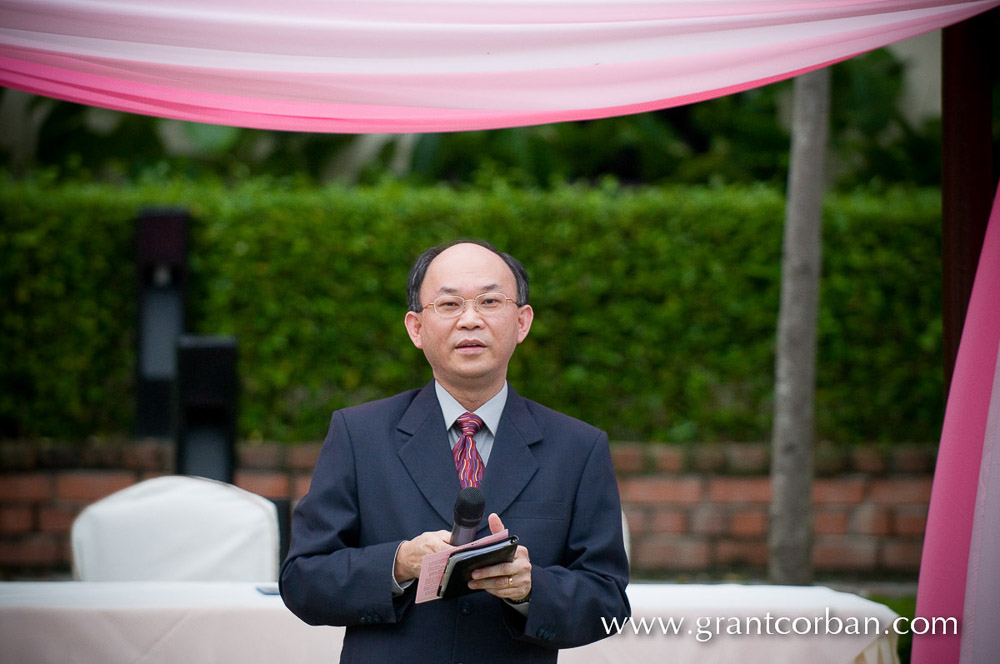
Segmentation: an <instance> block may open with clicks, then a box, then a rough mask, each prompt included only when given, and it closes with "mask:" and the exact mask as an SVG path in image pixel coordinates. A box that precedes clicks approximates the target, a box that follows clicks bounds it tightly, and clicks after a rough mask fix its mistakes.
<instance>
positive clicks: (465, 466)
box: [451, 413, 483, 489]
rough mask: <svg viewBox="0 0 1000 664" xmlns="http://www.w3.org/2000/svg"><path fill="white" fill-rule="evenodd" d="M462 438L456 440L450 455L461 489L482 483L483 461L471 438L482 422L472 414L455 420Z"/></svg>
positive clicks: (466, 414)
mask: <svg viewBox="0 0 1000 664" xmlns="http://www.w3.org/2000/svg"><path fill="white" fill-rule="evenodd" d="M456 422H457V423H458V427H459V429H461V430H462V436H461V438H459V439H458V443H456V445H455V449H454V450H452V452H451V454H452V456H454V457H455V468H456V469H457V470H458V481H459V483H461V485H462V488H463V489H465V488H468V487H470V486H479V483H480V482H482V481H483V460H482V458H481V457H480V456H479V452H478V451H477V450H476V441H475V440H474V439H473V436H475V435H476V432H477V431H479V429H480V428H482V426H483V421H482V420H481V419H479V416H478V415H475V414H474V413H465V414H463V415H461V416H459V418H458V419H457V420H456Z"/></svg>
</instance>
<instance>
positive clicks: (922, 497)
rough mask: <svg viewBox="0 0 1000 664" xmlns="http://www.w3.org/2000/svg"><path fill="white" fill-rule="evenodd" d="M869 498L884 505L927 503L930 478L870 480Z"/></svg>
mask: <svg viewBox="0 0 1000 664" xmlns="http://www.w3.org/2000/svg"><path fill="white" fill-rule="evenodd" d="M870 499H871V500H872V501H874V502H876V503H880V504H884V505H903V504H906V503H912V504H915V505H927V504H928V503H930V499H931V479H930V478H929V477H928V478H912V479H911V478H893V479H884V480H876V481H874V482H872V487H871V493H870Z"/></svg>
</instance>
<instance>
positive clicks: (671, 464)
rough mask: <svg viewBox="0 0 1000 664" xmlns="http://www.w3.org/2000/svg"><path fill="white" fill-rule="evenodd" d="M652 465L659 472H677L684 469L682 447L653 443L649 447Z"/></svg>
mask: <svg viewBox="0 0 1000 664" xmlns="http://www.w3.org/2000/svg"><path fill="white" fill-rule="evenodd" d="M649 455H650V456H651V457H652V459H653V467H654V468H656V470H658V471H659V472H661V473H671V474H675V475H676V474H678V473H681V472H683V471H684V448H682V447H678V446H677V445H653V446H651V447H650V449H649Z"/></svg>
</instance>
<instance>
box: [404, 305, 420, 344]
mask: <svg viewBox="0 0 1000 664" xmlns="http://www.w3.org/2000/svg"><path fill="white" fill-rule="evenodd" d="M403 325H405V326H406V333H407V334H409V335H410V341H412V342H413V345H414V346H416V347H417V348H421V349H422V348H423V347H424V342H423V341H422V340H421V339H420V329H421V327H422V324H421V319H420V314H418V313H417V312H415V311H407V312H406V316H405V317H404V318H403Z"/></svg>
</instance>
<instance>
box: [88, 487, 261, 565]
mask: <svg viewBox="0 0 1000 664" xmlns="http://www.w3.org/2000/svg"><path fill="white" fill-rule="evenodd" d="M71 538H72V546H73V576H74V578H76V579H78V580H81V581H277V579H278V512H277V508H276V507H275V505H274V503H272V502H271V501H269V500H267V499H266V498H263V497H261V496H258V495H257V494H254V493H250V492H249V491H244V490H243V489H240V488H238V487H235V486H232V485H231V484H225V483H223V482H216V481H214V480H209V479H204V478H201V477H186V476H179V475H171V476H167V477H157V478H154V479H150V480H146V481H144V482H140V483H139V484H136V485H134V486H131V487H129V488H127V489H123V490H121V491H118V492H117V493H114V494H112V495H110V496H108V497H106V498H103V499H102V500H99V501H97V502H95V503H93V504H91V505H89V506H88V507H86V508H85V509H84V510H83V511H82V512H81V513H80V515H79V516H78V517H77V518H76V520H75V521H74V522H73V528H72V534H71Z"/></svg>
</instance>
